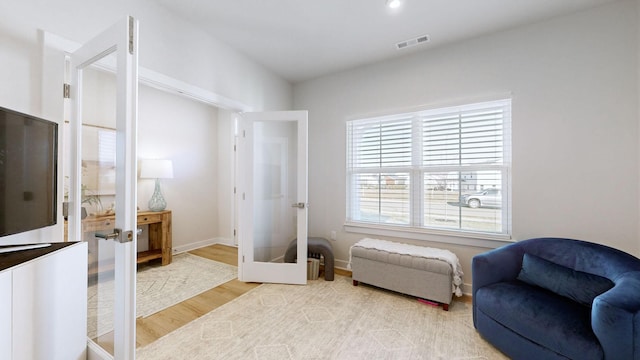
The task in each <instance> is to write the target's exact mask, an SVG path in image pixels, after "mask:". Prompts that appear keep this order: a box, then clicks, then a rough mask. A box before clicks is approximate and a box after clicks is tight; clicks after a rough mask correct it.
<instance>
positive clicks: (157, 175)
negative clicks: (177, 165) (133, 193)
mask: <svg viewBox="0 0 640 360" xmlns="http://www.w3.org/2000/svg"><path fill="white" fill-rule="evenodd" d="M140 178H141V179H171V178H173V163H172V162H171V160H155V159H146V160H141V161H140Z"/></svg>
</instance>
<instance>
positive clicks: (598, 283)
mask: <svg viewBox="0 0 640 360" xmlns="http://www.w3.org/2000/svg"><path fill="white" fill-rule="evenodd" d="M518 280H520V281H524V282H526V283H528V284H531V285H535V286H539V287H541V288H544V289H547V290H549V291H552V292H554V293H556V294H558V295H561V296H564V297H567V298H569V299H572V300H574V301H576V302H578V303H580V304H583V305H586V306H591V304H592V303H593V299H594V298H595V297H596V296H598V295H600V294H602V293H603V292H605V291H607V290H609V289H611V288H612V287H613V285H614V284H613V282H612V281H611V280H609V279H607V278H604V277H602V276H598V275H594V274H589V273H586V272H582V271H577V270H574V269H570V268H568V267H565V266H562V265H558V264H556V263H553V262H551V261H548V260H545V259H543V258H541V257H538V256H535V255H532V254H529V253H525V254H524V257H523V259H522V269H521V270H520V273H519V274H518Z"/></svg>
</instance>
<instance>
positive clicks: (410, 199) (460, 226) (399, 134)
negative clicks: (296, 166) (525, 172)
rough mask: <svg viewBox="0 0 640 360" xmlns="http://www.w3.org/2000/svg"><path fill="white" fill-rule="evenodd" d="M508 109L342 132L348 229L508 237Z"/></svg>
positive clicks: (427, 116)
mask: <svg viewBox="0 0 640 360" xmlns="http://www.w3.org/2000/svg"><path fill="white" fill-rule="evenodd" d="M510 124H511V101H510V100H500V101H492V102H485V103H476V104H469V105H462V106H456V107H448V108H442V109H431V110H425V111H419V112H414V113H408V114H401V115H394V116H385V117H377V118H368V119H359V120H352V121H349V122H348V124H347V138H348V139H347V147H348V148H347V192H348V194H347V222H361V223H373V224H378V225H380V224H381V225H403V226H411V227H416V228H423V229H429V228H435V229H447V230H454V231H470V232H486V233H498V234H508V233H509V231H510V229H509V228H510V226H509V223H510V221H509V219H510V209H509V201H508V194H509V187H510V184H509V179H510V176H509V170H510V165H511V164H510V152H511V147H510V132H511V131H510V129H511V125H510Z"/></svg>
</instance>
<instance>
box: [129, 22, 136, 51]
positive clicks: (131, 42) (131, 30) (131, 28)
mask: <svg viewBox="0 0 640 360" xmlns="http://www.w3.org/2000/svg"><path fill="white" fill-rule="evenodd" d="M134 21H135V20H133V16H129V54H131V55H133V36H134V35H133V25H134Z"/></svg>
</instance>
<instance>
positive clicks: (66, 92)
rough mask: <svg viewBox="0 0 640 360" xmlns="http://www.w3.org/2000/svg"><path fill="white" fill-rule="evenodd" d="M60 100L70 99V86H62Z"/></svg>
mask: <svg viewBox="0 0 640 360" xmlns="http://www.w3.org/2000/svg"><path fill="white" fill-rule="evenodd" d="M62 98H63V99H71V84H62Z"/></svg>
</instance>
